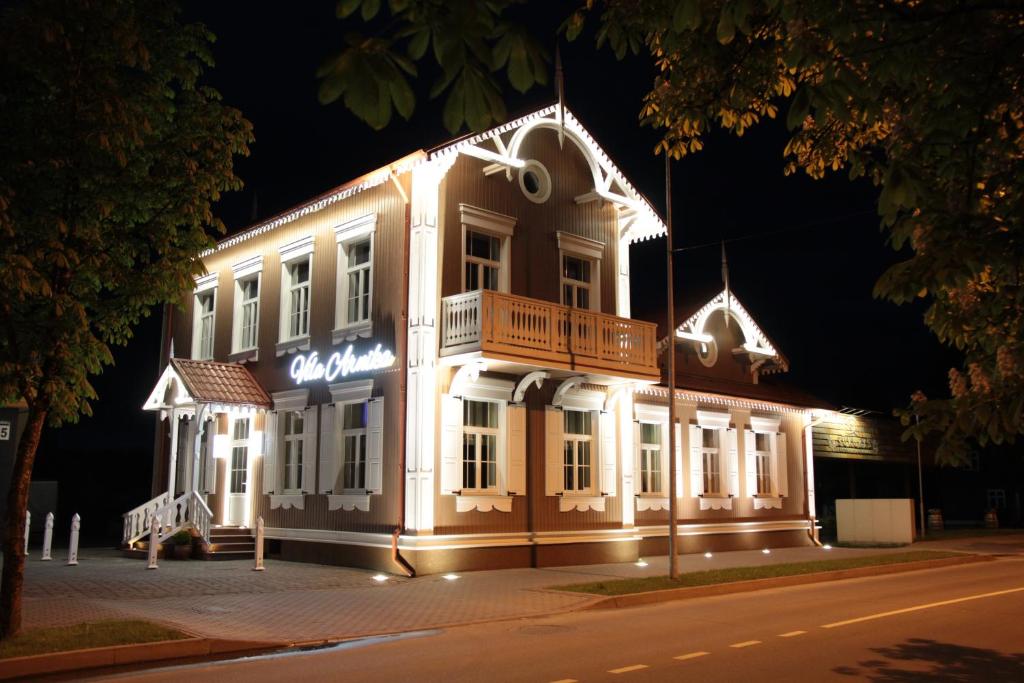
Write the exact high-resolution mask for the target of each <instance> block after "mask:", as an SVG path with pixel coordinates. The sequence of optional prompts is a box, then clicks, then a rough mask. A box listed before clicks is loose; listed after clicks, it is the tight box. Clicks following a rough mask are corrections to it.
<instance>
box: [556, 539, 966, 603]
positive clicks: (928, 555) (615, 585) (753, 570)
mask: <svg viewBox="0 0 1024 683" xmlns="http://www.w3.org/2000/svg"><path fill="white" fill-rule="evenodd" d="M962 556H963V553H952V552H946V551H939V550H911V551H908V552H905V553H889V554H887V555H866V556H862V557H845V558H841V559H835V560H814V561H812V562H792V563H789V564H770V565H764V566H760V567H729V568H727V569H709V570H704V571H699V572H688V573H685V574H681V575H680V576H679V578H678V579H675V580H672V579H669V578H668V577H667V576H648V577H641V578H636V579H611V580H607V581H594V582H592V583H576V584H572V585H569V586H555V589H556V590H563V591H572V592H574V593H591V594H594V595H628V594H629V593H646V592H648V591H660V590H669V589H672V588H689V587H692V586H709V585H711V584H716V583H733V582H736V581H751V580H754V579H771V578H775V577H778V576H795V575H799V574H815V573H818V572H830V571H837V570H840V569H857V568H859V567H878V566H882V565H888V564H904V563H906V562H921V561H923V560H941V559H943V558H947V557H962Z"/></svg>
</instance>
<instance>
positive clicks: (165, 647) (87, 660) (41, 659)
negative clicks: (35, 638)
mask: <svg viewBox="0 0 1024 683" xmlns="http://www.w3.org/2000/svg"><path fill="white" fill-rule="evenodd" d="M288 645H289V644H288V643H276V642H267V641H250V640H225V639H223V638H183V639H181V640H161V641H157V642H153V643H140V644H137V645H111V646H109V647H94V648H89V649H85V650H69V651H65V652H49V653H46V654H41V655H31V656H28V657H10V658H8V659H0V680H7V679H11V678H20V677H24V676H41V675H43V674H55V673H66V672H69V671H82V670H85V669H97V668H102V667H110V666H122V665H127V664H143V663H150V662H160V661H164V660H173V659H186V658H195V657H209V656H217V655H224V654H236V655H238V654H249V653H256V652H262V651H265V650H273V649H278V648H282V647H287V646H288Z"/></svg>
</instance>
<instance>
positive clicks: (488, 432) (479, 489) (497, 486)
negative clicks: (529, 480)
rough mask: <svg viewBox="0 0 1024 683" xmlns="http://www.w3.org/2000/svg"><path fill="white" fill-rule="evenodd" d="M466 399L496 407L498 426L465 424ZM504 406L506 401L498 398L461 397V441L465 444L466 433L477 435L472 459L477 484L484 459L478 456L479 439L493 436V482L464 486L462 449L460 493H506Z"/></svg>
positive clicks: (491, 494)
mask: <svg viewBox="0 0 1024 683" xmlns="http://www.w3.org/2000/svg"><path fill="white" fill-rule="evenodd" d="M467 401H472V402H474V403H486V404H490V405H492V406H494V407H495V408H496V410H497V423H498V426H497V427H477V426H471V425H467V424H466V419H465V415H466V402H467ZM506 406H507V402H506V401H500V400H494V399H488V398H474V397H472V396H465V395H464V396H463V397H462V415H463V418H462V443H463V444H465V439H466V435H467V434H473V435H475V436H476V437H477V439H476V449H475V450H476V457H475V459H474V461H473V462H474V464H473V467H474V469H475V470H476V481H477V484H479V483H480V482H481V481H482V480H483V477H482V470H483V467H484V464H483V463H484V461H483V460H482V459H481V458H480V454H481V451H480V444H481V441H482V439H481V438H480V437H482V436H493V437H494V441H495V450H494V473H495V474H494V484H493V486H487V487H483V486H475V487H468V486H466V479H465V472H466V470H465V467H466V461H465V451H464V450H463V451H462V455H461V456H460V462H459V465H460V467H459V474H460V476H461V477H462V484H461V491H462V494H461V495H470V496H474V495H477V496H496V495H497V496H504V495H507V494H508V491H507V490H505V489H506V488H507V487H506V486H505V485H504V484H505V482H507V481H508V476H507V473H506V472H504V471H503V468H502V466H503V464H504V466H505V467H507V465H508V458H507V454H506V452H505V451H506V446H505V441H506V439H505V433H506V429H507V425H506V414H505V408H506Z"/></svg>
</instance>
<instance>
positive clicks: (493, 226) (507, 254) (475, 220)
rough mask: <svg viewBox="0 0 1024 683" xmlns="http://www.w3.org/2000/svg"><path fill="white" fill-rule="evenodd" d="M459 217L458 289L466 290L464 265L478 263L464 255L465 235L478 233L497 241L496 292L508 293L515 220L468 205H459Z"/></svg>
mask: <svg viewBox="0 0 1024 683" xmlns="http://www.w3.org/2000/svg"><path fill="white" fill-rule="evenodd" d="M459 215H460V217H461V222H462V232H461V240H462V242H461V246H460V247H459V250H460V252H461V254H462V257H461V258H460V259H459V278H460V281H461V286H460V289H461V291H463V292H465V291H467V290H466V263H467V262H475V263H479V262H480V259H479V258H477V257H471V256H468V255H467V254H466V235H467V233H469V232H478V233H481V234H485V235H489V236H491V237H495V238H497V239H498V241H499V243H500V259H499V261H497V262H496V263H497V264H498V290H497V291H499V292H505V293H508V292H509V287H510V281H511V272H512V270H511V269H512V264H511V252H512V235H513V233H514V232H515V226H516V219H515V218H513V217H512V216H506V215H504V214H500V213H497V212H494V211H488V210H487V209H481V208H478V207H475V206H470V205H469V204H459Z"/></svg>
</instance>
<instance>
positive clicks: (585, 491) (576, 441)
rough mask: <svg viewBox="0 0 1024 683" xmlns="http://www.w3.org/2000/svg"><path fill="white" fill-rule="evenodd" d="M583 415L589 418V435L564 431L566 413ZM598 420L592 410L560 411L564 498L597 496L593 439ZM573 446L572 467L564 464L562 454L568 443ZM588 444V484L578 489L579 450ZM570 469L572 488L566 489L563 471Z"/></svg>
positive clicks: (569, 409) (595, 440)
mask: <svg viewBox="0 0 1024 683" xmlns="http://www.w3.org/2000/svg"><path fill="white" fill-rule="evenodd" d="M570 412H575V413H583V414H585V415H587V416H588V417H589V418H590V434H575V433H569V432H566V431H565V426H564V425H565V421H566V420H567V419H568V413H570ZM598 420H599V416H598V415H597V414H595V411H593V410H577V409H575V408H563V410H562V425H563V427H562V453H563V460H562V493H563V495H566V496H596V495H597V477H598V474H597V470H598V463H597V460H598V456H597V439H595V438H594V436H595V434H594V432H595V431H596V429H595V423H596V422H597V421H598ZM570 442H571V443H572V444H573V447H572V454H573V455H572V465H569V464H568V463H566V462H565V459H564V457H565V456H564V454H565V448H566V446H567V445H568V444H569V443H570ZM584 443H586V444H589V446H590V453H589V455H590V458H589V460H590V461H589V463H588V464H587V469H588V470H589V475H590V476H589V479H590V481H589V483H588V484H587V486H586V487H585V488H580V487H579V485H578V482H579V481H580V476H579V475H580V464H579V462H580V450H581V447H582V444H584ZM569 467H571V468H572V471H573V483H574V486H573V488H571V489H570V488H566V485H565V483H566V480H565V471H566V469H567V468H569Z"/></svg>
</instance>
